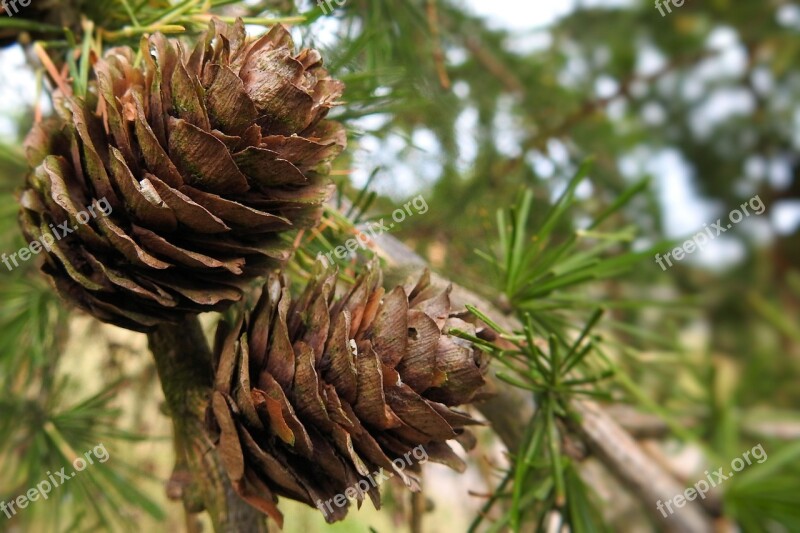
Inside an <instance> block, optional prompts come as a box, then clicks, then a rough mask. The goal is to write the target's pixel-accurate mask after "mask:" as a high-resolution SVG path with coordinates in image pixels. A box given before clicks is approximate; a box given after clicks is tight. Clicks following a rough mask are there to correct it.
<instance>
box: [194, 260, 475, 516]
mask: <svg viewBox="0 0 800 533" xmlns="http://www.w3.org/2000/svg"><path fill="white" fill-rule="evenodd" d="M335 285H336V274H335V273H331V272H325V273H322V274H321V275H319V276H317V277H316V278H315V279H314V280H312V281H311V282H310V283H309V285H308V286H307V287H306V290H305V292H304V293H303V294H302V296H301V297H300V298H298V299H296V300H294V301H290V296H289V291H288V288H287V287H286V282H285V281H284V280H283V279H282V278H279V277H277V276H274V277H271V278H270V279H269V280H268V281H267V283H266V285H265V286H264V289H263V292H262V294H261V298H260V300H259V301H258V304H257V305H256V307H255V309H254V310H253V312H252V314H251V315H249V316H245V317H242V318H240V320H239V323H238V324H237V325H235V326H234V327H232V328H229V327H227V325H224V324H223V326H221V327H220V329H219V330H218V331H217V339H216V348H215V354H216V358H217V361H218V366H217V373H216V382H215V389H216V390H215V391H214V393H213V398H212V401H211V405H210V407H209V411H208V414H209V417H208V418H209V427H210V431H211V433H212V435H214V437H215V438H216V439H218V440H217V442H218V444H217V446H218V449H219V451H220V454H221V457H222V461H223V463H224V465H225V468H226V470H227V472H228V475H229V477H230V478H231V481H232V483H233V485H234V487H235V489H236V490H237V492H238V493H239V494H240V495H241V496H242V497H243V498H244V499H246V500H247V501H248V502H249V503H250V504H251V505H253V506H255V507H257V508H258V509H260V510H262V511H263V512H265V513H267V514H269V515H270V516H271V517H272V518H274V519H275V520H276V521H277V522H278V523H279V524H280V523H281V521H282V515H281V513H280V511H279V510H278V509H277V507H276V505H275V503H276V502H277V498H276V495H281V496H285V497H288V498H291V499H294V500H298V501H301V502H304V503H307V504H309V505H312V506H316V507H318V508H319V509H320V510H321V511H322V512H323V514H324V515H325V518H326V519H327V520H328V521H329V522H334V521H336V520H340V519H342V518H344V516H345V515H346V514H347V505H349V502H347V503H344V502H342V499H343V498H344V497H346V496H349V497H354V498H355V499H356V500H357V501H358V504H359V507H360V505H361V502H362V501H363V500H364V497H365V494H366V495H367V496H369V497H370V499H371V500H372V502H373V504H374V505H375V507H376V508H379V507H380V494H379V491H378V489H377V484H378V483H377V482H375V483H373V482H370V479H376V481H378V482H379V481H380V479H381V478H382V476H380V475H377V476H376V475H375V473H376V472H384V473H386V475H387V476H388V475H391V476H398V477H399V479H401V480H402V481H403V482H404V483H405V485H406V486H407V487H409V488H410V489H411V490H412V491H417V490H419V488H420V487H419V472H420V468H419V460H420V459H424V460H425V461H427V460H428V459H430V460H432V461H435V462H440V463H443V464H446V465H448V466H450V467H452V468H454V469H455V470H458V471H463V470H464V468H465V464H464V463H463V461H462V460H461V459H460V458H459V457H458V456H457V455H456V454H455V453H454V452H453V451H452V449H451V448H450V447H449V446H448V444H447V443H446V441H448V440H450V439H457V440H458V441H459V442H460V443H461V444H462V446H463V447H464V448H465V449H469V448H471V447H472V446H473V445H474V437H473V436H472V434H471V433H469V432H468V431H467V430H466V429H465V426H469V425H475V424H478V422H477V421H475V420H474V419H472V418H471V417H469V416H468V415H466V414H464V413H461V412H458V411H455V410H453V409H451V406H455V405H460V404H465V403H468V402H470V401H472V400H473V398H475V397H476V394H477V393H478V392H479V390H480V389H481V388H482V387H483V385H484V379H483V373H484V370H485V367H484V365H483V363H484V359H483V357H482V352H480V351H478V350H477V349H476V348H475V347H474V346H473V345H472V344H471V343H469V342H467V341H464V340H462V339H459V338H456V337H452V336H450V335H448V334H447V333H446V331H447V330H448V328H452V327H455V328H458V329H461V330H464V331H468V332H470V331H471V332H472V333H473V334H474V332H475V327H474V326H473V325H471V324H467V323H465V322H463V321H461V320H459V319H458V318H455V317H453V316H452V315H451V313H450V298H449V292H450V290H449V288H448V289H447V290H444V291H442V290H437V289H436V288H434V287H433V286H431V284H430V277H429V275H428V274H427V273H426V274H425V275H423V276H422V277H421V279H420V280H419V281H418V282H417V283H416V284H415V285H411V286H407V287H397V288H395V289H394V290H392V291H391V292H389V293H388V294H386V293H385V292H384V289H383V288H382V287H381V273H380V270H378V269H376V268H375V267H374V266H371V267H370V268H369V269H368V270H367V271H366V272H365V274H364V275H363V276H361V277H360V278H359V279H358V280H357V281H356V283H355V285H354V286H353V287H352V289H350V291H349V292H348V293H347V294H346V295H345V296H343V297H342V298H341V299H339V300H338V301H334V290H335ZM414 450H416V451H414ZM412 451H413V454H412V453H410V452H412ZM340 494H341V495H342V497H340V498H338V500H337V501H336V502H330V501H329V500H331V499H332V498H336V496H337V495H340ZM326 502H327V503H326ZM337 503H338V504H342V505H343V506H341V507H340V506H339V505H338V504H337Z"/></svg>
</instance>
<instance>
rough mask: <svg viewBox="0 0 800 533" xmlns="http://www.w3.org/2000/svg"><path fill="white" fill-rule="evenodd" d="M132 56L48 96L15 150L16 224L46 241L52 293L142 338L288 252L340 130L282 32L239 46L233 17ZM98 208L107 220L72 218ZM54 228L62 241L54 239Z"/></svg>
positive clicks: (113, 57)
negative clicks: (41, 118)
mask: <svg viewBox="0 0 800 533" xmlns="http://www.w3.org/2000/svg"><path fill="white" fill-rule="evenodd" d="M142 47H143V51H144V54H143V61H142V63H143V65H142V66H141V67H140V68H137V67H136V66H134V63H135V60H134V58H135V54H134V52H133V51H132V50H131V49H129V48H115V49H112V50H110V51H109V52H108V53H107V54H106V56H105V58H104V59H102V60H99V61H98V62H97V63H96V64H95V65H94V67H93V69H94V74H95V77H96V81H92V82H91V87H90V91H88V92H87V96H86V98H81V97H77V96H73V95H70V94H63V93H57V94H56V98H55V107H56V110H57V112H58V118H56V119H53V120H50V121H45V122H43V123H41V124H40V125H38V126H37V127H35V128H34V129H33V131H32V132H31V134H30V135H29V136H28V139H27V141H26V152H27V156H28V159H29V162H30V164H31V166H32V167H35V170H34V171H33V173H32V174H31V176H30V177H29V179H28V184H27V188H26V189H25V190H24V191H23V193H22V195H21V198H20V203H21V204H22V206H23V209H22V211H21V215H20V219H21V225H22V228H23V231H24V233H25V235H26V236H27V237H28V238H29V239H31V241H33V240H39V239H40V238H42V237H43V234H45V236H44V238H45V239H46V240H47V239H52V241H53V242H54V244H52V246H48V247H47V248H48V249H47V250H46V251H45V253H44V255H45V258H46V259H45V264H44V267H43V270H44V271H45V272H46V273H47V274H48V275H49V276H51V277H52V278H53V280H54V281H55V285H56V287H57V289H58V291H59V292H60V293H61V294H62V295H63V296H65V297H67V299H69V300H71V301H73V302H75V303H76V304H77V305H78V306H80V307H81V308H83V309H85V310H87V311H88V312H90V313H91V314H93V315H94V316H96V317H97V318H99V319H101V320H103V321H106V322H110V323H113V324H117V325H120V326H123V327H127V328H130V329H134V330H139V331H146V330H148V329H150V328H152V327H153V326H155V325H156V324H158V323H159V322H162V321H169V322H175V321H178V320H180V319H181V318H183V317H184V316H186V315H187V314H192V313H198V312H203V311H209V310H219V309H222V308H224V307H226V306H228V305H229V304H230V303H232V302H235V301H238V300H240V299H241V296H242V290H241V289H242V287H243V286H244V284H246V283H247V282H248V281H249V280H252V279H253V278H255V277H258V276H263V275H265V274H266V272H267V271H268V270H269V269H271V268H273V267H275V266H277V264H278V263H279V262H280V261H283V260H285V259H286V258H288V256H289V253H290V250H291V238H288V237H286V236H285V232H286V231H287V230H294V229H298V228H306V227H310V226H313V225H314V224H316V223H317V222H318V221H319V217H320V215H321V211H322V204H323V203H324V202H325V200H326V199H327V198H328V197H329V195H330V192H331V186H330V183H329V180H328V179H327V177H326V174H327V173H328V167H329V163H328V162H329V161H330V160H331V159H333V158H334V157H336V156H337V155H338V154H339V153H340V152H341V151H342V150H343V149H344V146H345V143H346V135H345V132H344V129H343V128H342V127H341V125H339V124H338V123H335V122H330V121H324V120H322V119H323V117H324V116H325V115H326V114H327V112H328V110H329V109H330V108H331V107H332V106H333V105H335V101H336V100H337V98H338V97H339V96H340V95H341V91H342V89H343V86H342V84H341V83H340V82H338V81H334V80H332V79H330V78H329V77H328V74H327V71H326V70H325V69H323V68H322V60H321V59H320V56H319V53H317V52H316V51H314V50H303V51H302V52H300V53H299V54H297V55H294V54H293V52H292V49H293V44H292V40H291V38H290V36H289V33H288V32H287V30H286V29H285V28H283V27H282V26H276V27H274V28H273V29H272V30H271V31H270V32H269V33H268V34H266V35H264V36H263V37H261V38H260V39H258V40H256V41H253V42H249V43H248V42H247V41H246V36H245V33H244V26H243V24H242V22H241V21H238V22H237V24H236V25H234V26H226V25H223V24H221V23H219V22H218V21H214V22H212V26H211V29H210V30H209V32H208V33H207V34H206V35H205V36H204V37H203V38H201V39H200V41H199V43H198V44H197V46H196V47H195V48H194V50H193V51H192V52H191V53H189V52H187V51H185V50H184V48H183V47H182V45H181V44H179V43H177V42H170V41H168V40H167V39H166V38H165V37H164V36H163V35H161V34H156V35H154V36H153V37H151V38H150V39H149V40H144V41H143V43H142ZM102 201H105V202H106V204H107V205H108V209H106V211H108V210H109V209H110V210H111V214H110V215H109V216H97V217H91V220H89V221H88V223H85V224H81V223H80V222H85V220H83V221H82V220H80V218H81V215H82V214H83V215H84V216H83V217H82V218H83V219H86V218H89V217H88V216H87V215H86V212H85V211H83V210H84V209H85V207H84V206H86V207H89V206H95V205H96V204H98V203H100V204H101V207H102ZM65 221H66V222H67V223H68V226H69V227H71V228H73V229H74V234H72V235H69V236H65V237H64V238H63V240H59V239H54V238H53V234H52V231H53V228H54V227H58V226H59V224H61V223H63V222H65ZM64 228H66V226H65V227H64ZM56 236H59V237H60V234H57V235H56Z"/></svg>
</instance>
